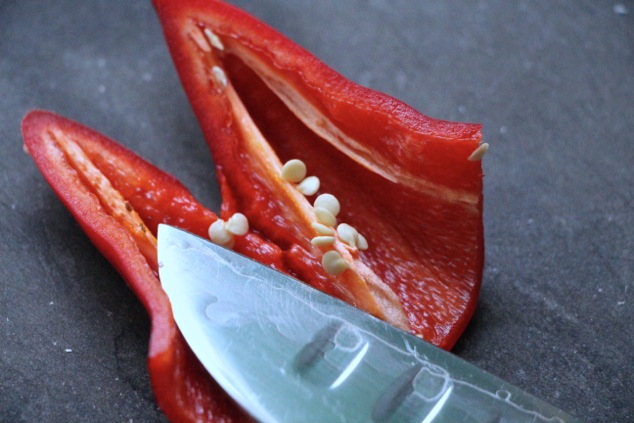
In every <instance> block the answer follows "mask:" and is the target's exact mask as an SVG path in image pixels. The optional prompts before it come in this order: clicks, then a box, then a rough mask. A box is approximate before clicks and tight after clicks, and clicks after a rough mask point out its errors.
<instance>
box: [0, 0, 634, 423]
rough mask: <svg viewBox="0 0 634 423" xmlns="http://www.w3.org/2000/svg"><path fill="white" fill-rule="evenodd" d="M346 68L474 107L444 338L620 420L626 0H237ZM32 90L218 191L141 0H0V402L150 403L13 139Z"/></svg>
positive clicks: (116, 312) (396, 87)
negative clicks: (467, 240)
mask: <svg viewBox="0 0 634 423" xmlns="http://www.w3.org/2000/svg"><path fill="white" fill-rule="evenodd" d="M236 3H237V4H239V5H240V6H242V7H244V8H246V9H248V10H250V11H252V12H253V13H254V14H256V15H257V16H259V17H261V18H262V19H264V20H265V21H267V22H269V23H270V24H272V25H273V26H275V27H276V28H278V29H279V30H281V31H282V32H283V33H285V34H287V35H288V36H290V37H291V38H292V39H294V40H296V41H297V42H299V43H300V44H302V45H304V46H305V47H307V48H308V49H309V50H311V51H312V52H314V53H315V54H316V55H317V56H319V57H321V58H322V59H323V60H324V61H325V62H327V63H329V64H330V65H331V66H332V67H334V68H335V69H336V70H338V71H340V72H341V73H343V74H344V75H346V76H348V77H349V78H351V79H353V80H356V81H358V82H361V83H362V84H365V85H369V86H371V87H373V88H377V89H379V90H381V91H385V92H388V93H390V94H392V95H394V96H396V97H398V98H401V99H403V100H404V101H406V102H407V103H410V104H411V105H413V106H414V107H416V108H417V109H419V110H421V111H422V112H424V113H426V114H428V115H431V116H434V117H438V118H443V119H450V120H465V121H479V122H482V123H483V124H484V136H485V139H486V141H488V142H489V143H490V144H491V150H490V152H489V154H488V155H487V157H486V158H485V162H484V167H485V171H486V179H485V184H486V188H485V195H486V205H485V225H486V226H485V227H486V242H487V263H486V270H485V275H484V282H483V287H482V294H481V299H480V303H479V307H478V309H477V312H476V315H475V318H474V320H473V322H472V324H471V325H470V326H469V328H468V330H467V331H466V333H465V335H464V337H463V338H462V340H461V341H460V342H459V344H458V345H457V346H456V348H455V353H456V354H458V355H460V356H461V357H464V358H465V359H466V360H468V361H470V362H472V363H474V364H476V365H478V366H481V367H482V368H485V369H487V370H489V371H491V372H493V373H494V374H496V375H498V376H500V377H502V378H504V379H507V380H508V381H510V382H512V383H513V384H516V385H518V386H519V387H521V388H523V389H525V390H527V391H529V392H531V393H533V394H535V395H537V396H539V397H542V398H544V399H546V400H548V401H550V402H552V403H554V404H555V405H557V406H559V407H561V408H563V409H565V410H567V411H569V412H570V413H573V414H575V415H576V416H578V417H581V418H583V419H584V420H586V421H588V422H599V421H601V422H628V421H634V405H633V404H634V365H633V363H634V353H633V351H634V329H633V324H632V321H633V320H634V313H633V300H634V287H633V283H632V279H633V277H634V272H633V270H634V212H633V206H634V188H633V184H634V171H633V170H632V169H633V163H634V148H633V146H634V144H633V143H634V138H633V135H632V133H633V131H632V125H633V123H634V88H633V87H634V57H633V53H634V2H632V1H631V0H628V1H623V2H620V3H617V2H614V1H603V0H600V1H599V0H597V1H581V0H569V1H564V0H559V1H553V0H533V1H528V0H526V1H512V2H511V1H505V0H480V1H468V0H462V1H459V0H445V1H419V0H409V1H406V0H400V1H388V0H345V1H344V0H320V1H319V2H316V1H307V0H304V1H299V0H263V1H247V0H241V1H236ZM35 107H37V108H47V109H51V110H54V111H56V112H58V113H60V114H63V115H66V116H68V117H71V118H73V119H76V120H79V121H81V122H83V123H85V124H87V125H89V126H91V127H94V128H95V129H98V130H99V131H101V132H103V133H105V134H107V135H109V136H110V137H112V138H114V139H117V140H119V141H120V142H121V143H123V144H125V145H127V146H129V147H131V148H132V149H133V150H135V151H137V152H138V153H139V154H141V155H142V156H144V157H146V158H148V159H150V160H151V161H153V162H154V163H155V164H157V165H158V166H159V167H161V168H163V169H166V170H168V171H169V172H171V173H173V174H174V175H176V176H177V177H178V178H180V179H181V180H182V181H183V182H184V183H185V184H186V185H187V186H188V187H190V189H191V190H192V191H193V192H194V194H195V195H196V196H198V197H199V198H200V199H202V201H203V202H204V203H205V204H208V205H209V206H210V207H212V208H217V205H218V192H217V188H216V185H215V183H213V182H212V181H213V172H212V170H211V166H210V162H209V160H208V159H207V157H208V155H207V150H206V147H205V145H204V142H203V141H202V139H201V135H200V131H199V129H198V126H197V124H196V122H195V120H194V117H193V115H192V112H191V110H190V108H189V106H188V103H187V101H186V99H185V96H184V94H183V92H182V90H181V88H180V84H179V82H178V80H177V77H176V74H175V71H174V69H173V66H172V63H171V59H170V58H169V56H168V53H167V50H166V47H165V44H164V41H163V38H162V34H161V31H160V28H159V25H158V21H157V18H156V16H155V14H154V11H153V9H152V7H151V5H150V2H149V1H133V2H130V1H123V0H120V1H113V0H107V1H106V0H104V1H90V2H83V1H81V2H80V1H71V0H64V1H63V0H56V1H49V2H44V1H37V0H19V1H18V0H15V1H10V0H2V1H0V149H1V151H0V161H1V167H0V177H1V179H0V210H1V211H0V213H1V216H2V218H1V219H0V225H1V229H0V233H1V236H0V342H1V345H2V347H1V348H0V421H3V422H32V421H51V422H58V421H59V422H62V421H63V422H75V421H99V422H134V423H139V422H160V421H164V417H163V416H162V414H161V413H160V411H158V410H157V407H156V405H155V403H154V400H153V397H152V392H151V390H150V388H149V383H148V376H147V372H146V368H145V355H146V349H147V342H148V330H149V324H148V319H147V317H146V315H145V312H144V311H143V309H142V308H141V306H140V304H139V303H138V302H137V300H136V299H135V298H134V296H133V295H132V293H131V292H130V291H129V289H128V288H127V287H126V286H125V284H124V282H123V281H122V280H121V278H120V277H119V276H118V275H117V274H116V273H115V272H114V271H113V270H112V269H111V267H110V265H109V264H108V263H107V262H106V261H105V260H104V259H103V258H102V257H101V256H100V254H99V253H97V252H96V250H95V249H94V248H93V247H92V245H91V244H90V242H89V241H88V240H87V238H86V237H85V235H84V234H83V232H82V231H81V230H80V228H79V227H78V225H77V224H76V223H75V222H74V220H73V219H72V218H71V217H70V216H69V213H68V212H67V211H66V210H65V209H64V207H63V206H62V205H61V204H60V202H59V201H58V200H57V198H56V197H55V195H54V194H53V193H52V191H51V190H50V188H49V187H48V185H47V184H46V183H45V182H44V180H43V178H42V177H41V176H40V173H39V171H38V170H37V169H36V167H35V166H34V164H33V163H32V161H31V159H30V158H29V157H28V156H27V155H26V154H24V153H23V151H22V139H21V135H20V132H19V123H20V120H21V118H22V116H23V115H24V114H25V113H26V112H27V111H28V110H29V109H31V108H35Z"/></svg>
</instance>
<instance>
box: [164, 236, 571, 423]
mask: <svg viewBox="0 0 634 423" xmlns="http://www.w3.org/2000/svg"><path fill="white" fill-rule="evenodd" d="M158 259H159V271H160V277H161V283H162V286H163V289H164V290H165V292H166V293H167V295H168V296H169V298H170V301H171V303H172V309H173V312H174V317H175V319H176V323H177V324H178V327H179V329H180V330H181V332H182V333H183V335H184V337H185V339H186V340H187V342H188V344H189V345H190V346H191V348H192V350H193V351H194V353H195V354H196V355H197V357H198V358H199V359H200V361H201V362H202V363H203V365H204V366H205V368H206V369H207V371H209V373H210V374H211V375H212V376H213V377H214V378H215V379H216V380H217V381H218V382H219V383H220V384H221V385H222V386H223V388H224V389H225V390H226V391H227V392H228V393H229V394H230V395H231V396H232V397H233V398H234V399H235V400H236V401H237V402H238V403H239V404H241V405H242V406H243V407H244V408H245V409H246V410H248V411H249V412H250V413H251V414H252V415H253V416H254V417H255V418H256V419H258V420H260V421H263V422H300V421H301V422H320V423H321V422H348V423H350V422H393V423H396V422H399V423H407V422H416V423H421V422H432V421H433V422H478V423H481V422H491V423H494V422H495V423H502V422H509V423H510V422H513V423H521V422H527V423H528V422H531V423H538V422H560V423H563V422H578V421H579V420H576V419H575V418H573V417H571V416H569V415H567V414H565V413H564V412H562V411H560V410H558V409H557V408H555V407H553V406H551V405H549V404H547V403H545V402H543V401H541V400H538V399H536V398H534V397H532V396H530V395H528V394H527V393H525V392H523V391H521V390H519V389H517V388H515V387H513V386H511V385H509V384H507V383H505V382H504V381H502V380H500V379H498V378H496V377H494V376H492V375H490V374H488V373H486V372H484V371H482V370H480V369H478V368H476V367H475V366H473V365H471V364H468V363H467V362H465V361H463V360H461V359H459V358H458V357H456V356H454V355H452V354H450V353H448V352H446V351H443V350H441V349H439V348H436V347H434V346H432V345H430V344H428V343H427V342H425V341H423V340H421V339H419V338H417V337H415V336H412V335H410V334H407V333H405V332H403V331H400V330H398V329H396V328H394V327H392V326H391V325H389V324H386V323H384V322H383V321H381V320H378V319H376V318H374V317H372V316H370V315H368V314H366V313H364V312H362V311H360V310H358V309H356V308H354V307H351V306H349V305H347V304H345V303H343V302H341V301H339V300H336V299H334V298H332V297H330V296H327V295H325V294H323V293H321V292H319V291H316V290H315V289H313V288H311V287H309V286H307V285H305V284H303V283H301V282H299V281H297V280H295V279H292V278H290V277H288V276H286V275H283V274H281V273H279V272H277V271H275V270H272V269H270V268H268V267H266V266H264V265H261V264H260V263H257V262H255V261H253V260H251V259H249V258H246V257H243V256H241V255H238V254H236V253H234V252H232V251H229V250H226V249H224V248H221V247H219V246H217V245H214V244H212V243H211V242H208V241H206V240H203V239H201V238H198V237H196V236H194V235H191V234H189V233H186V232H184V231H181V230H179V229H176V228H173V227H169V226H167V225H160V226H159V234H158Z"/></svg>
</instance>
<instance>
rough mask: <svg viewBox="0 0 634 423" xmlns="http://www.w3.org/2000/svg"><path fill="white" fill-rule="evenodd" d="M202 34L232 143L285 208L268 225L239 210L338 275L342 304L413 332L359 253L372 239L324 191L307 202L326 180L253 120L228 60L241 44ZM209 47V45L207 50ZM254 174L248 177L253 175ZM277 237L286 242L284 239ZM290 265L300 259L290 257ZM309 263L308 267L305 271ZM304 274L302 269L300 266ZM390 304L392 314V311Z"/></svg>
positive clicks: (222, 229)
mask: <svg viewBox="0 0 634 423" xmlns="http://www.w3.org/2000/svg"><path fill="white" fill-rule="evenodd" d="M194 31H198V34H197V35H195V36H194V35H192V36H191V37H190V39H191V40H192V41H193V46H194V47H196V48H197V49H198V51H199V53H200V54H201V55H202V56H201V63H202V66H203V68H204V69H206V72H207V74H208V78H209V81H210V85H211V86H213V87H216V88H217V89H216V91H215V92H216V93H217V94H216V95H217V96H219V98H218V99H217V100H215V101H219V102H224V104H226V107H225V110H229V111H230V113H229V115H228V116H227V117H226V118H225V119H227V120H228V122H231V123H230V124H229V128H230V130H233V131H234V134H235V136H236V138H234V139H233V141H231V142H232V145H235V144H233V143H236V142H238V143H241V144H242V147H241V148H242V151H243V153H242V157H243V159H245V160H248V161H249V165H248V166H247V167H245V168H247V169H249V171H250V172H251V171H252V170H253V169H255V171H254V173H256V174H257V175H258V176H257V178H256V179H254V182H256V183H261V182H262V181H263V179H266V181H267V182H266V188H265V189H267V190H270V192H271V193H272V194H273V195H271V197H272V198H275V199H276V201H275V207H276V208H277V210H278V211H277V212H276V214H275V215H274V216H272V217H271V218H269V220H267V222H266V223H267V225H262V224H261V223H260V222H261V221H260V219H261V218H262V216H261V213H259V212H256V211H255V210H250V208H255V207H254V205H253V203H248V204H245V205H244V206H243V207H242V208H240V209H234V210H232V212H237V211H238V210H239V211H240V213H242V214H244V215H245V216H247V217H248V220H249V224H250V225H251V227H253V229H255V230H257V232H258V233H260V234H262V235H263V236H265V237H266V236H267V235H268V236H271V240H272V241H274V242H276V243H278V244H279V245H280V246H281V247H282V248H283V249H284V250H285V251H287V254H291V251H294V250H293V249H294V248H295V249H296V248H301V249H302V250H304V251H305V252H306V253H305V254H306V257H311V256H312V257H313V259H314V260H318V261H319V262H320V264H321V267H322V270H323V272H324V273H323V274H322V276H319V278H324V277H326V278H334V279H332V281H331V282H330V283H331V284H332V286H333V288H332V289H333V290H334V292H338V293H339V294H338V295H339V296H340V297H342V299H344V300H347V301H348V302H351V303H353V304H357V305H358V306H359V307H361V308H364V309H365V310H366V311H368V312H370V313H371V314H374V315H376V316H378V317H381V318H384V319H389V318H390V316H392V317H393V316H397V318H396V319H392V320H391V323H393V324H395V325H397V326H399V327H401V328H407V318H406V317H405V314H404V313H403V311H402V307H401V305H400V303H399V301H398V297H397V296H396V294H395V293H393V292H391V289H390V288H389V287H388V286H387V285H385V284H384V283H383V282H382V281H381V279H380V278H379V277H377V276H376V275H374V274H373V272H372V271H371V270H370V268H369V267H367V266H366V265H364V264H363V258H362V257H361V256H360V254H359V252H360V251H361V250H365V249H367V248H368V243H367V240H366V239H365V238H364V237H363V236H362V235H360V234H359V232H358V231H357V230H356V229H354V228H353V227H352V226H351V225H349V224H339V222H338V219H337V216H338V215H339V213H340V209H341V206H340V204H339V201H338V199H337V198H336V197H335V196H334V195H332V194H327V193H322V194H321V195H319V196H317V198H316V199H315V200H314V203H313V204H312V205H311V204H310V202H309V201H308V199H307V197H312V196H313V195H316V194H317V193H318V192H319V191H320V189H322V184H321V181H320V178H319V177H317V176H314V175H309V174H308V169H307V166H306V164H305V163H304V162H303V161H302V160H300V159H297V158H291V159H289V160H286V161H285V162H284V163H282V162H281V161H280V159H279V157H278V154H277V152H276V151H275V150H274V149H273V148H272V147H271V145H270V144H269V141H268V140H267V138H266V136H265V135H264V134H263V133H262V131H261V130H260V128H259V127H258V125H257V123H256V122H255V121H254V120H253V118H252V117H251V115H250V112H249V110H248V109H247V107H246V106H245V104H244V103H243V101H242V98H241V96H240V94H239V93H238V92H237V91H236V87H234V85H233V82H232V75H231V72H229V70H230V68H231V66H228V64H227V63H225V61H226V60H228V57H230V56H231V57H233V56H232V55H233V54H236V53H235V51H234V48H235V47H236V43H235V42H234V40H231V39H225V38H224V37H222V36H221V35H220V34H217V33H216V32H214V31H212V30H211V29H210V28H208V27H205V26H196V29H193V30H192V33H193V32H194ZM203 42H204V45H201V43H203ZM217 46H222V48H218V47H217ZM232 60H235V59H232ZM221 70H222V72H221ZM218 87H220V88H219V89H218ZM250 176H251V175H245V177H246V178H249V177H250ZM246 178H245V179H246ZM254 189H257V188H256V187H254ZM258 198H259V197H258ZM258 210H259V209H258ZM271 221H273V222H280V223H281V222H284V223H283V224H282V225H281V226H283V227H284V228H286V233H285V234H282V233H281V232H280V231H273V230H272V229H271V228H270V227H269V225H268V223H270V222H271ZM235 235H236V234H232V233H230V231H228V230H227V228H226V225H225V223H223V222H221V221H217V222H214V223H213V224H212V225H211V227H210V229H209V236H210V238H211V239H212V241H214V242H216V243H218V244H221V245H224V246H227V247H231V246H233V243H234V238H235ZM273 237H280V238H281V239H280V240H277V241H276V240H275V238H273ZM289 263H296V261H294V260H289ZM307 265H308V263H304V264H301V266H302V267H303V266H307ZM291 270H293V269H291ZM296 271H297V272H301V270H299V269H297V270H296ZM313 277H316V275H315V276H313ZM377 284H378V285H382V286H381V288H380V289H377V288H373V286H374V285H377ZM375 292H382V293H386V292H391V293H390V294H389V295H387V296H385V297H387V298H390V300H389V301H379V300H378V299H377V298H375V294H374V293H375ZM386 307H387V308H390V309H392V310H391V311H390V312H387V311H386V310H385V308H386ZM395 311H396V312H395Z"/></svg>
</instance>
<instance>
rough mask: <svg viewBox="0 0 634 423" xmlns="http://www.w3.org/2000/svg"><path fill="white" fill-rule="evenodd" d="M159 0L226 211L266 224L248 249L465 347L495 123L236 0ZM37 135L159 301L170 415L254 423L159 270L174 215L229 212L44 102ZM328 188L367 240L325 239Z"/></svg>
mask: <svg viewBox="0 0 634 423" xmlns="http://www.w3.org/2000/svg"><path fill="white" fill-rule="evenodd" d="M155 5H156V8H157V11H158V12H159V15H160V17H161V21H162V23H163V27H164V29H165V33H166V37H167V40H168V44H169V47H170V50H171V52H172V55H173V58H174V62H175V63H176V66H177V69H178V71H179V74H180V76H181V80H182V82H183V85H184V86H185V90H186V91H187V93H188V95H189V98H190V101H191V102H192V105H193V107H194V110H195V112H196V114H197V116H198V118H199V121H200V123H201V126H202V128H203V131H204V134H205V137H206V139H207V141H208V144H209V146H210V148H211V151H212V154H213V158H214V162H215V164H216V168H217V175H218V177H219V183H220V185H221V192H222V195H223V204H222V211H221V214H222V217H223V218H224V219H227V218H229V217H230V216H231V215H233V214H234V213H236V212H240V213H243V214H244V215H246V216H247V218H248V220H249V224H250V230H249V232H248V233H247V234H246V235H244V236H238V237H236V238H235V244H234V246H233V248H234V249H235V250H237V251H239V252H241V253H243V254H246V255H248V256H251V257H252V258H255V259H256V260H259V261H261V262H263V263H265V264H268V265H270V266H272V267H275V268H277V269H279V270H281V271H283V272H286V273H289V274H292V275H294V276H296V277H298V278H300V279H302V280H304V281H305V282H307V283H310V284H312V285H314V286H316V287H318V288H320V289H322V290H324V291H326V292H328V293H330V294H332V295H336V296H338V297H340V298H342V299H344V300H346V301H348V302H350V303H352V304H354V305H356V306H358V307H361V308H363V309H365V310H367V311H368V312H370V313H373V314H375V315H377V316H379V317H381V318H384V319H386V320H388V321H391V322H392V323H394V324H395V325H397V326H400V327H402V328H405V329H408V330H410V331H411V332H413V333H415V334H418V335H420V336H422V337H424V338H426V339H428V340H429V341H431V342H433V343H435V344H437V345H439V346H441V347H443V348H450V347H451V346H452V345H453V344H454V342H455V341H456V340H457V338H458V337H459V335H460V334H461V332H462V330H463V329H464V327H465V326H466V324H467V322H468V320H469V318H470V317H471V314H472V313H473V310H474V307H475V303H476V300H477V295H478V290H479V285H480V280H481V276H482V265H483V252H484V248H483V230H482V171H481V166H480V163H479V161H477V160H475V161H472V160H469V158H470V157H471V158H473V156H472V153H473V152H474V150H477V151H480V149H479V147H478V146H479V142H480V127H479V126H478V125H473V124H457V123H450V122H444V121H437V120H433V119H430V118H428V117H425V116H423V115H421V114H419V113H418V112H416V111H414V110H413V109H411V108H409V107H408V106H406V105H404V104H403V103H400V102H398V101H397V100H394V99H392V98H390V97H387V96H385V95H383V94H380V93H376V92H374V91H371V90H368V89H365V88H362V87H360V86H358V85H355V84H354V83H352V82H349V81H347V80H345V79H344V78H343V77H341V76H340V75H338V74H336V73H335V72H334V71H332V70H330V69H329V68H327V67H326V66H325V65H324V64H322V63H321V62H319V61H318V60H317V59H316V58H314V57H313V56H311V55H310V54H309V53H307V52H306V51H304V50H303V49H301V48H300V47H298V46H297V45H295V44H293V43H292V42H291V41H289V40H287V39H286V38H284V37H283V36H281V35H280V34H278V33H277V32H275V31H274V30H272V29H271V28H269V27H267V26H266V25H264V24H263V23H261V22H259V21H257V20H256V19H255V18H253V17H251V16H249V15H247V14H246V13H244V12H242V11H240V10H239V9H236V8H235V7H232V6H230V5H227V4H225V3H223V2H220V1H216V0H207V1H201V0H186V1H182V0H155ZM23 133H24V138H25V144H26V146H27V149H28V151H29V152H30V153H31V155H32V156H33V159H34V161H35V162H36V164H37V165H38V167H39V168H40V169H41V171H42V173H43V175H44V176H45V178H46V179H47V181H48V182H49V183H50V184H51V186H52V187H53V189H54V190H55V192H56V193H57V194H58V196H59V197H60V198H61V200H62V201H63V202H64V204H65V205H66V206H67V207H68V208H69V210H70V211H71V213H72V214H73V215H74V216H75V218H76V219H77V220H78V221H79V223H80V224H81V226H82V228H83V229H84V230H85V231H86V233H87V234H88V236H89V237H90V238H91V240H92V241H93V242H94V244H95V245H96V246H97V247H98V248H99V250H100V251H101V252H102V253H103V254H104V255H105V256H106V257H107V258H108V260H110V261H111V263H112V264H113V265H114V266H115V268H116V269H117V270H118V271H119V272H120V273H121V274H122V276H123V277H124V279H125V280H126V281H127V282H128V284H129V285H130V287H131V288H132V289H133V291H134V292H135V294H136V295H137V296H138V297H139V298H140V300H141V301H142V303H143V304H144V306H145V307H146V309H147V310H148V313H149V315H150V318H151V320H152V334H151V340H150V351H149V358H148V365H149V370H150V374H151V380H152V385H153V389H154V392H155V395H156V399H157V402H158V403H159V405H160V407H161V408H162V409H163V411H164V412H165V413H166V415H167V416H168V417H169V418H170V419H171V420H173V421H215V422H220V421H246V420H248V417H247V416H246V415H245V414H244V413H243V412H242V411H241V410H240V409H239V408H238V407H237V406H235V404H234V403H233V402H232V400H231V399H230V398H228V397H227V395H226V394H225V393H224V392H223V391H222V390H221V389H220V388H219V387H218V385H217V384H216V383H215V382H214V381H213V380H212V379H211V378H210V377H209V376H208V375H207V373H206V372H205V371H204V369H203V368H202V367H201V365H200V363H199V362H198V361H197V359H196V358H195V356H193V354H192V353H191V351H190V350H189V348H188V346H187V345H186V343H185V342H184V340H183V338H182V336H181V335H180V332H179V331H178V329H177V328H176V326H175V324H174V320H173V316H172V314H171V309H170V306H169V301H168V299H167V298H166V296H165V295H164V293H163V291H162V290H161V288H160V283H159V280H158V277H157V263H156V239H155V234H156V228H157V225H158V223H161V222H164V223H169V224H172V225H175V226H179V227H181V228H184V229H186V230H189V231H191V232H193V233H196V234H198V235H201V236H206V234H207V231H208V228H209V226H210V225H211V224H212V223H214V222H215V221H217V219H218V217H217V216H216V215H215V214H214V213H213V212H211V211H209V210H207V209H205V208H204V207H203V206H202V205H200V204H199V203H198V202H197V201H196V200H195V199H194V198H193V196H192V195H191V194H190V193H189V192H188V191H187V189H186V188H185V187H183V186H182V185H181V184H180V183H179V182H178V181H176V180H175V179H174V178H172V177H171V176H169V175H167V174H165V173H164V172H162V171H161V170H159V169H157V168H155V167H154V166H152V165H151V164H149V163H147V162H146V161H144V160H143V159H141V158H139V157H138V156H136V155H135V154H134V153H132V152H131V151H129V150H127V149H125V148H123V147H121V146H120V145H118V144H116V143H115V142H113V141H111V140H109V139H107V138H106V137H104V136H103V135H100V134H98V133H96V132H95V131H92V130H90V129H88V128H86V127H83V126H81V125H79V124H77V123H74V122H72V121H69V120H67V119H64V118H62V117H59V116H56V115H54V114H52V113H49V112H43V111H35V112H32V113H30V114H29V115H28V116H27V117H26V118H25V120H24V122H23ZM294 158H298V159H301V160H302V161H303V162H304V163H305V164H306V165H307V167H308V169H309V172H310V173H311V174H314V175H317V176H318V177H319V178H320V181H321V184H320V189H319V191H318V192H317V193H315V194H314V195H308V196H305V195H303V194H301V193H300V192H299V191H298V189H297V186H296V184H295V183H292V182H289V181H288V180H286V179H285V178H283V177H282V176H281V173H282V163H284V162H286V161H287V160H289V159H294ZM326 192H327V193H331V194H334V196H335V197H336V198H338V199H339V202H340V204H341V213H340V214H339V215H337V220H338V221H339V222H345V223H348V224H351V225H352V226H354V227H355V228H357V229H358V230H359V231H360V232H361V233H362V234H363V235H364V236H365V238H367V241H368V246H369V248H368V249H367V250H364V251H362V250H360V248H359V245H355V244H354V242H353V243H352V244H351V243H350V242H349V241H347V240H346V237H345V236H344V235H341V234H339V233H337V231H336V230H335V231H333V232H334V233H333V237H334V242H333V243H331V244H329V245H327V246H322V245H314V244H313V243H312V242H311V240H312V239H313V238H314V237H315V236H316V235H318V231H317V230H316V229H315V226H314V225H313V224H314V223H316V222H317V221H318V219H317V216H316V214H315V208H313V206H312V205H311V204H312V201H313V200H314V198H315V197H316V195H317V194H320V193H326ZM331 226H332V225H331ZM331 229H334V228H331ZM329 251H336V252H337V253H338V254H339V256H338V257H340V258H341V260H342V261H343V262H344V264H345V266H344V268H343V269H345V270H342V271H341V273H338V274H337V275H333V274H331V273H333V272H327V271H326V270H325V269H324V268H323V267H322V258H323V256H324V255H325V253H327V252H329Z"/></svg>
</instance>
